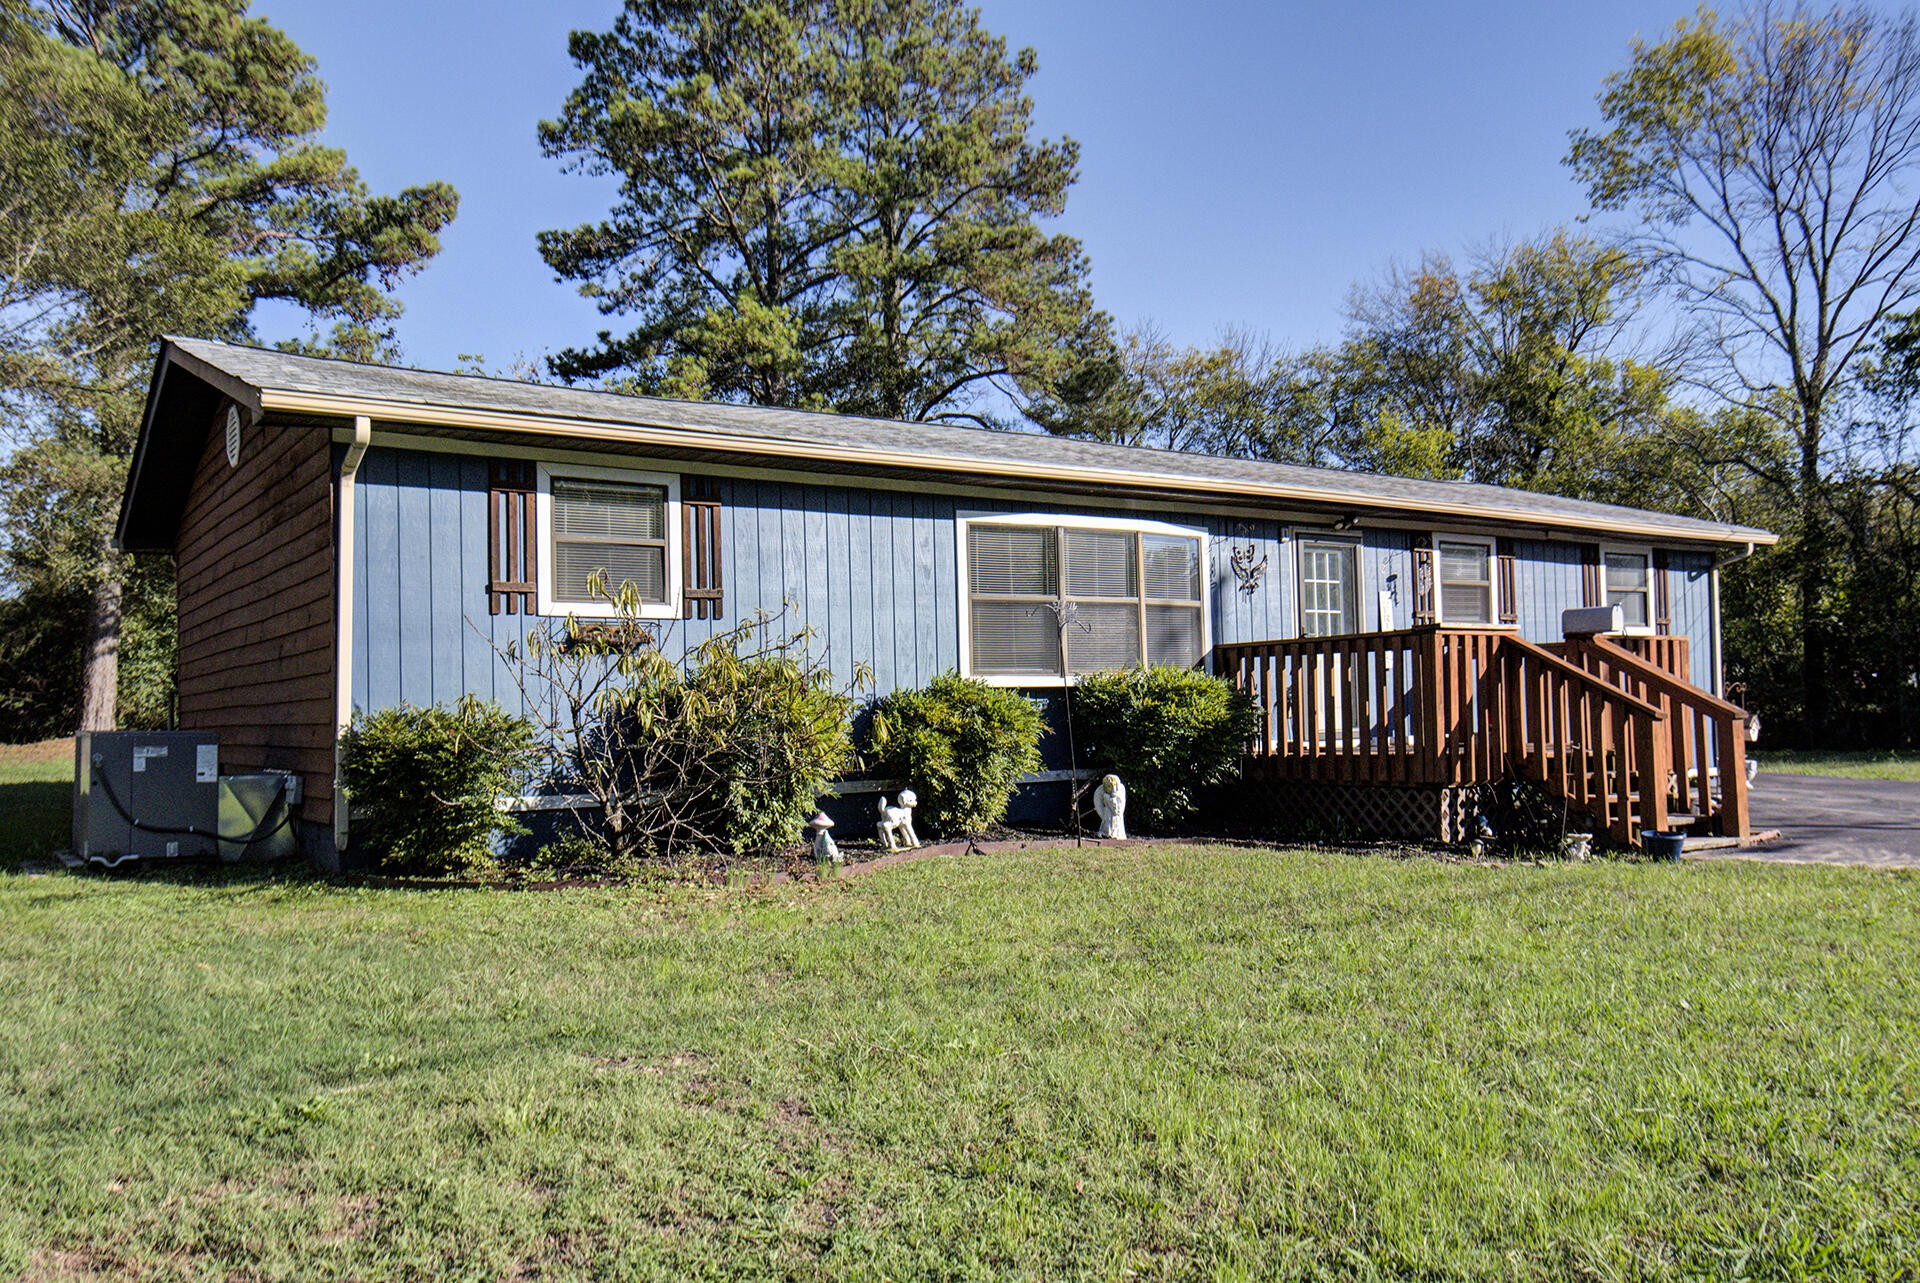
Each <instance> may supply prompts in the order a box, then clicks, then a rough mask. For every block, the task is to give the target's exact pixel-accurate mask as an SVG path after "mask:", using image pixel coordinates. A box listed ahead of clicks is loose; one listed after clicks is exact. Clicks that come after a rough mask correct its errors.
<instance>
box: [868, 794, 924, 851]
mask: <svg viewBox="0 0 1920 1283" xmlns="http://www.w3.org/2000/svg"><path fill="white" fill-rule="evenodd" d="M918 805H920V799H919V798H917V797H915V796H914V795H913V790H912V789H901V790H900V794H899V797H898V798H897V799H896V800H895V801H894V802H893V803H892V804H889V803H888V802H887V795H886V794H884V793H882V794H881V795H880V823H878V824H876V825H875V826H874V828H875V829H877V830H878V831H879V833H880V845H881V846H883V847H885V848H886V849H887V850H889V851H911V850H913V849H914V848H915V847H917V846H919V845H920V839H919V837H918V836H917V835H916V834H915V833H914V831H913V808H914V807H916V806H918Z"/></svg>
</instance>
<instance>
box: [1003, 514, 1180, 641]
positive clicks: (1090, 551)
mask: <svg viewBox="0 0 1920 1283" xmlns="http://www.w3.org/2000/svg"><path fill="white" fill-rule="evenodd" d="M967 562H968V565H967V581H968V593H969V599H968V614H969V619H970V625H969V629H970V631H969V642H970V649H971V665H970V666H971V669H972V671H973V672H974V673H975V674H978V675H981V676H998V677H1021V676H1031V677H1053V676H1058V675H1059V673H1060V642H1061V630H1060V612H1062V611H1064V612H1066V613H1067V615H1068V617H1069V621H1070V622H1069V623H1068V626H1067V628H1066V648H1067V653H1066V659H1067V671H1068V672H1069V673H1074V674H1078V673H1092V672H1102V671H1108V670H1113V669H1122V668H1133V667H1137V666H1139V665H1141V664H1172V665H1178V666H1181V667H1190V666H1192V665H1194V664H1197V663H1199V662H1200V658H1201V649H1202V645H1203V632H1202V621H1201V615H1200V612H1201V610H1202V609H1203V608H1204V607H1203V602H1202V596H1201V583H1202V578H1201V573H1200V540H1199V539H1198V538H1193V537H1187V536H1180V535H1165V534H1159V533H1152V534H1149V533H1146V532H1143V531H1137V530H1126V529H1106V528H1099V527H1081V526H1067V527H1061V526H1042V525H1017V526H1016V525H1004V526H1003V525H993V524H990V523H985V522H974V523H971V524H970V525H969V527H968V535H967Z"/></svg>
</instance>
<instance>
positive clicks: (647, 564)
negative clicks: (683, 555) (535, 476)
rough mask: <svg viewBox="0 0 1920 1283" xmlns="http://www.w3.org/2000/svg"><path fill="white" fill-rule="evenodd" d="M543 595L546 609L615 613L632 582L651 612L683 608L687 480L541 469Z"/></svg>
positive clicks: (644, 611)
mask: <svg viewBox="0 0 1920 1283" xmlns="http://www.w3.org/2000/svg"><path fill="white" fill-rule="evenodd" d="M538 502H539V521H538V527H539V538H540V547H539V585H538V586H539V597H540V609H541V612H542V613H544V614H562V613H572V614H576V615H590V616H603V617H604V616H612V615H615V614H617V613H618V611H617V609H616V608H615V607H614V606H613V604H612V603H611V602H609V601H608V600H607V599H606V597H600V596H596V595H595V594H594V593H593V591H592V589H591V588H590V586H589V585H590V583H591V581H592V579H593V577H594V576H595V575H598V576H601V577H602V578H603V579H604V581H605V585H606V587H605V591H606V593H607V594H608V595H610V596H613V597H618V596H619V595H620V594H621V593H622V591H623V590H624V589H625V588H626V586H627V585H629V584H630V585H632V589H633V592H634V594H635V596H637V597H638V599H639V602H640V606H639V612H638V613H639V614H640V615H641V616H643V617H647V618H664V617H668V616H671V615H672V614H674V613H675V606H676V602H677V598H678V594H679V588H680V585H679V578H680V574H679V571H680V567H679V560H678V556H677V544H678V539H677V534H678V522H677V516H678V510H679V480H678V478H675V477H671V476H663V475H659V474H655V473H648V472H629V471H626V470H624V469H617V468H585V467H581V468H572V467H567V468H562V467H559V466H557V465H556V466H554V467H548V466H546V465H542V466H541V468H540V493H539V501H538Z"/></svg>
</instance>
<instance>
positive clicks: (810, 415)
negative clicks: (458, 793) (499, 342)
mask: <svg viewBox="0 0 1920 1283" xmlns="http://www.w3.org/2000/svg"><path fill="white" fill-rule="evenodd" d="M168 342H169V344H170V346H171V348H172V349H174V350H176V351H177V352H178V353H180V354H184V356H185V357H186V358H188V359H187V360H186V361H184V362H183V364H184V365H186V366H187V367H188V368H192V367H193V366H194V364H195V363H196V362H198V363H204V365H206V366H208V367H211V368H212V369H213V370H215V371H218V372H220V373H222V374H224V375H226V376H227V377H228V378H230V379H233V380H236V381H238V382H239V383H242V384H244V385H246V386H247V387H248V388H250V389H253V390H255V391H256V392H259V393H274V392H278V393H283V394H284V393H296V394H298V393H305V394H313V395H319V396H325V397H333V398H341V399H343V400H357V401H364V402H367V403H370V404H372V405H375V406H379V407H385V408H384V409H381V410H379V411H377V417H379V418H382V419H392V418H399V419H401V420H402V421H404V418H405V411H406V408H407V407H422V408H425V407H433V408H435V409H436V410H439V411H445V410H466V411H473V412H476V413H479V414H487V415H507V416H529V417H537V418H540V419H544V420H549V421H551V420H563V421H567V422H568V424H569V425H570V426H569V431H568V435H578V436H579V437H580V438H582V439H583V440H591V439H592V438H593V437H594V435H595V433H596V430H597V429H598V430H601V431H603V432H604V431H606V430H615V431H617V430H618V429H620V428H653V429H678V430H683V431H686V432H688V433H689V434H700V435H701V436H702V437H703V438H707V439H711V438H713V437H725V438H728V439H730V440H732V441H734V442H737V445H736V446H735V447H733V448H737V449H741V450H746V451H756V452H760V453H764V454H766V455H768V456H771V457H774V458H776V459H777V458H778V457H779V456H782V455H791V454H792V453H793V452H794V451H795V449H796V448H797V447H801V446H805V447H809V448H810V449H811V450H812V454H811V457H813V458H816V459H817V458H820V457H823V456H834V455H838V456H842V457H844V458H845V459H846V460H847V461H848V462H863V461H871V462H880V463H888V462H893V461H902V462H903V463H905V465H906V466H915V465H914V464H912V463H911V461H912V460H920V461H921V462H920V463H919V464H918V466H922V467H928V468H935V469H938V468H940V467H942V466H943V464H944V465H948V466H950V467H952V468H959V467H965V468H967V469H968V470H971V471H974V472H977V473H981V474H995V473H999V472H1006V473H1009V474H1022V475H1026V476H1028V477H1032V476H1033V475H1034V474H1035V473H1036V471H1037V470H1039V471H1044V472H1045V473H1048V474H1053V475H1057V476H1061V477H1071V476H1074V475H1076V474H1089V475H1093V476H1097V478H1098V479H1099V480H1100V481H1101V482H1103V483H1104V484H1109V485H1113V486H1116V487H1125V486H1127V485H1130V484H1138V485H1140V486H1143V487H1152V488H1156V489H1160V490H1181V491H1188V492H1193V493H1195V494H1196V496H1197V497H1198V496H1209V495H1210V496H1211V497H1212V498H1213V499H1214V500H1216V501H1219V500H1223V499H1226V498H1231V499H1232V500H1233V501H1235V502H1237V503H1241V504H1244V503H1245V502H1246V501H1247V500H1248V499H1249V498H1250V497H1251V498H1254V499H1258V498H1261V497H1270V498H1271V499H1273V500H1276V501H1284V500H1288V499H1292V500H1296V501H1307V502H1312V503H1317V504H1339V503H1341V502H1343V501H1344V502H1348V503H1352V504H1354V505H1356V506H1360V507H1365V508H1367V509H1369V510H1378V509H1381V508H1386V509H1397V510H1400V511H1403V512H1409V513H1416V512H1417V513H1434V514H1451V515H1456V516H1458V515H1469V516H1474V517H1478V518H1481V519H1493V520H1499V519H1504V520H1510V521H1515V522H1520V523H1525V524H1528V525H1541V526H1551V527H1556V528H1573V529H1582V530H1595V531H1600V532H1612V533H1626V534H1639V535H1660V536H1665V537H1668V538H1676V539H1686V540H1699V541H1704V542H1714V543H1742V544H1744V543H1748V542H1759V543H1771V542H1773V540H1774V536H1773V535H1771V534H1770V533H1768V532H1766V531H1764V530H1756V529H1753V528H1750V527H1745V526H1736V525H1728V524H1723V523H1720V522H1713V521H1701V520H1697V519H1694V518H1689V517H1681V516H1675V515H1669V514H1664V513H1654V512H1648V511H1645V510H1642V509H1638V508H1628V507H1621V506H1618V505H1613V504H1600V503H1588V502H1585V501H1583V500H1578V499H1567V498H1562V497H1560V496H1558V495H1548V494H1537V493H1534V492H1531V491H1524V490H1510V489H1506V488H1504V487H1500V486H1485V485H1471V484H1466V483H1461V482H1445V481H1420V480H1412V479H1408V478H1403V477H1390V476H1381V475H1377V474H1371V473H1361V472H1347V471H1343V470H1339V469H1333V468H1310V467H1302V466H1298V465H1294V464H1283V463H1266V462H1261V461H1257V460H1250V459H1223V458H1216V457H1213V456H1210V455H1200V454H1184V453H1180V452H1176V451H1171V450H1156V449H1148V448H1144V447H1137V446H1118V445H1106V444H1102V443H1099V442H1092V441H1083V440H1075V439H1071V438H1064V437H1054V436H1047V435H1042V434H1035V433H1024V432H995V431H991V430H988V429H983V428H967V427H956V426H951V425H944V424H928V423H901V422H895V421H893V420H887V419H868V418H858V417H855V416H851V415H837V414H824V413H819V412H814V411H804V410H790V409H782V408H775V407H764V406H743V405H723V404H713V403H705V402H688V401H668V400H661V399H656V398H651V397H637V396H624V395H620V394H616V393H610V392H596V391H589V390H585V389H581V388H567V387H552V386H547V385H544V384H534V383H519V382H513V381H510V380H505V379H494V378H486V377H480V376H475V375H461V374H444V373H437V372H433V371H427V370H414V369H405V368H400V367H394V366H383V365H365V364H359V363H356V362H350V361H337V360H327V359H322V358H318V357H309V356H296V355H291V354H288V353H285V352H276V351H271V350H267V349H263V348H255V347H243V346H239V345H236V344H230V343H218V342H212V341H209V340H203V339H170V340H168ZM573 425H577V433H576V432H575V431H574V426H573Z"/></svg>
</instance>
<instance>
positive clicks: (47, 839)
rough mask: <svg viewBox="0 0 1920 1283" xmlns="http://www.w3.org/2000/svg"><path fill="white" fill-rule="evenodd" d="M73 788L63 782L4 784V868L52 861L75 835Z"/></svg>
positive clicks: (0, 860) (0, 797)
mask: <svg viewBox="0 0 1920 1283" xmlns="http://www.w3.org/2000/svg"><path fill="white" fill-rule="evenodd" d="M72 805H73V785H71V784H68V783H65V782H63V781H59V780H31V781H27V782H24V783H6V784H0V869H14V868H17V867H19V866H20V865H21V864H22V863H23V862H25V861H29V860H51V859H53V853H54V852H55V851H61V850H65V849H66V847H67V846H68V844H69V842H70V841H71V839H72V836H73V812H72V809H71V808H72Z"/></svg>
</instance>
